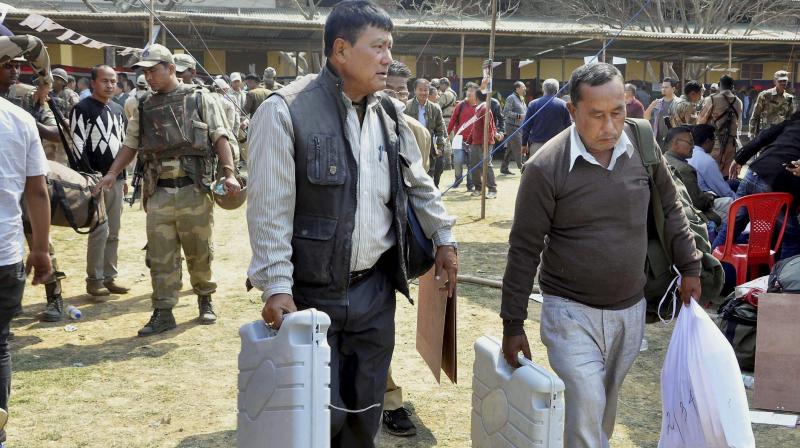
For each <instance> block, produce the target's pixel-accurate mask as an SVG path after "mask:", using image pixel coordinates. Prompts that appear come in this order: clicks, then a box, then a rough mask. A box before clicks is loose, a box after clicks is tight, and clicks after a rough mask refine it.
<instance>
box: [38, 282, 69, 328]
mask: <svg viewBox="0 0 800 448" xmlns="http://www.w3.org/2000/svg"><path fill="white" fill-rule="evenodd" d="M44 290H45V294H47V306H46V307H45V309H44V311H43V312H42V314H41V315H40V319H41V320H42V321H43V322H58V321H60V320H62V319H64V299H62V298H61V282H60V281H58V280H57V281H55V282H53V283H48V284H46V285H44Z"/></svg>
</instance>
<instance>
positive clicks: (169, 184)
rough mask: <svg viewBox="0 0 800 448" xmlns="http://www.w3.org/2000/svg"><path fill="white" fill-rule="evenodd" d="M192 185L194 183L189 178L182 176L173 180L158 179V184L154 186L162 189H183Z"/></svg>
mask: <svg viewBox="0 0 800 448" xmlns="http://www.w3.org/2000/svg"><path fill="white" fill-rule="evenodd" d="M193 183H194V181H193V180H192V179H191V178H190V177H188V176H184V177H176V178H175V179H158V183H157V184H156V185H158V186H159V187H164V188H183V187H185V186H188V185H192V184H193Z"/></svg>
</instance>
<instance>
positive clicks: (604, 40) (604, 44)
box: [603, 37, 606, 62]
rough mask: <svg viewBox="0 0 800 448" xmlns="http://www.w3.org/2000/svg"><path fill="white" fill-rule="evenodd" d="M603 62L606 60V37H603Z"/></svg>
mask: <svg viewBox="0 0 800 448" xmlns="http://www.w3.org/2000/svg"><path fill="white" fill-rule="evenodd" d="M603 62H606V38H605V37H604V38H603Z"/></svg>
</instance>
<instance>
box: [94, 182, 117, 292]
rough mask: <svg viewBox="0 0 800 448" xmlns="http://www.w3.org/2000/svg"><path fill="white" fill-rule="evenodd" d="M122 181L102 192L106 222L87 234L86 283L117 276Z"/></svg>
mask: <svg viewBox="0 0 800 448" xmlns="http://www.w3.org/2000/svg"><path fill="white" fill-rule="evenodd" d="M124 186H125V181H124V180H117V182H116V183H115V184H114V188H112V189H110V190H107V191H105V192H104V194H103V197H104V199H105V203H106V215H107V216H108V219H107V221H106V222H105V223H104V224H101V225H99V226H98V227H97V228H96V229H94V232H92V233H90V234H89V244H88V245H87V248H86V281H87V282H102V281H104V280H112V279H114V278H115V277H116V276H117V248H118V247H119V229H120V226H121V221H122V199H123V193H122V190H123V187H124Z"/></svg>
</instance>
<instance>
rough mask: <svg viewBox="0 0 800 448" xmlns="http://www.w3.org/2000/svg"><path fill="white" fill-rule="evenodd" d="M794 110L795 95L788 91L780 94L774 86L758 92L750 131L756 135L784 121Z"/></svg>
mask: <svg viewBox="0 0 800 448" xmlns="http://www.w3.org/2000/svg"><path fill="white" fill-rule="evenodd" d="M793 112H794V95H791V94H789V93H788V92H783V95H778V92H777V90H775V88H774V87H773V88H771V89H768V90H765V91H763V92H761V93H759V94H758V99H756V105H755V107H753V115H752V116H751V117H750V133H751V134H753V135H754V136H755V135H758V133H759V132H761V131H764V130H766V129H769V128H770V127H772V126H775V125H776V124H780V123H783V122H784V121H785V120H788V119H789V117H790V116H791V115H792V113H793Z"/></svg>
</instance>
